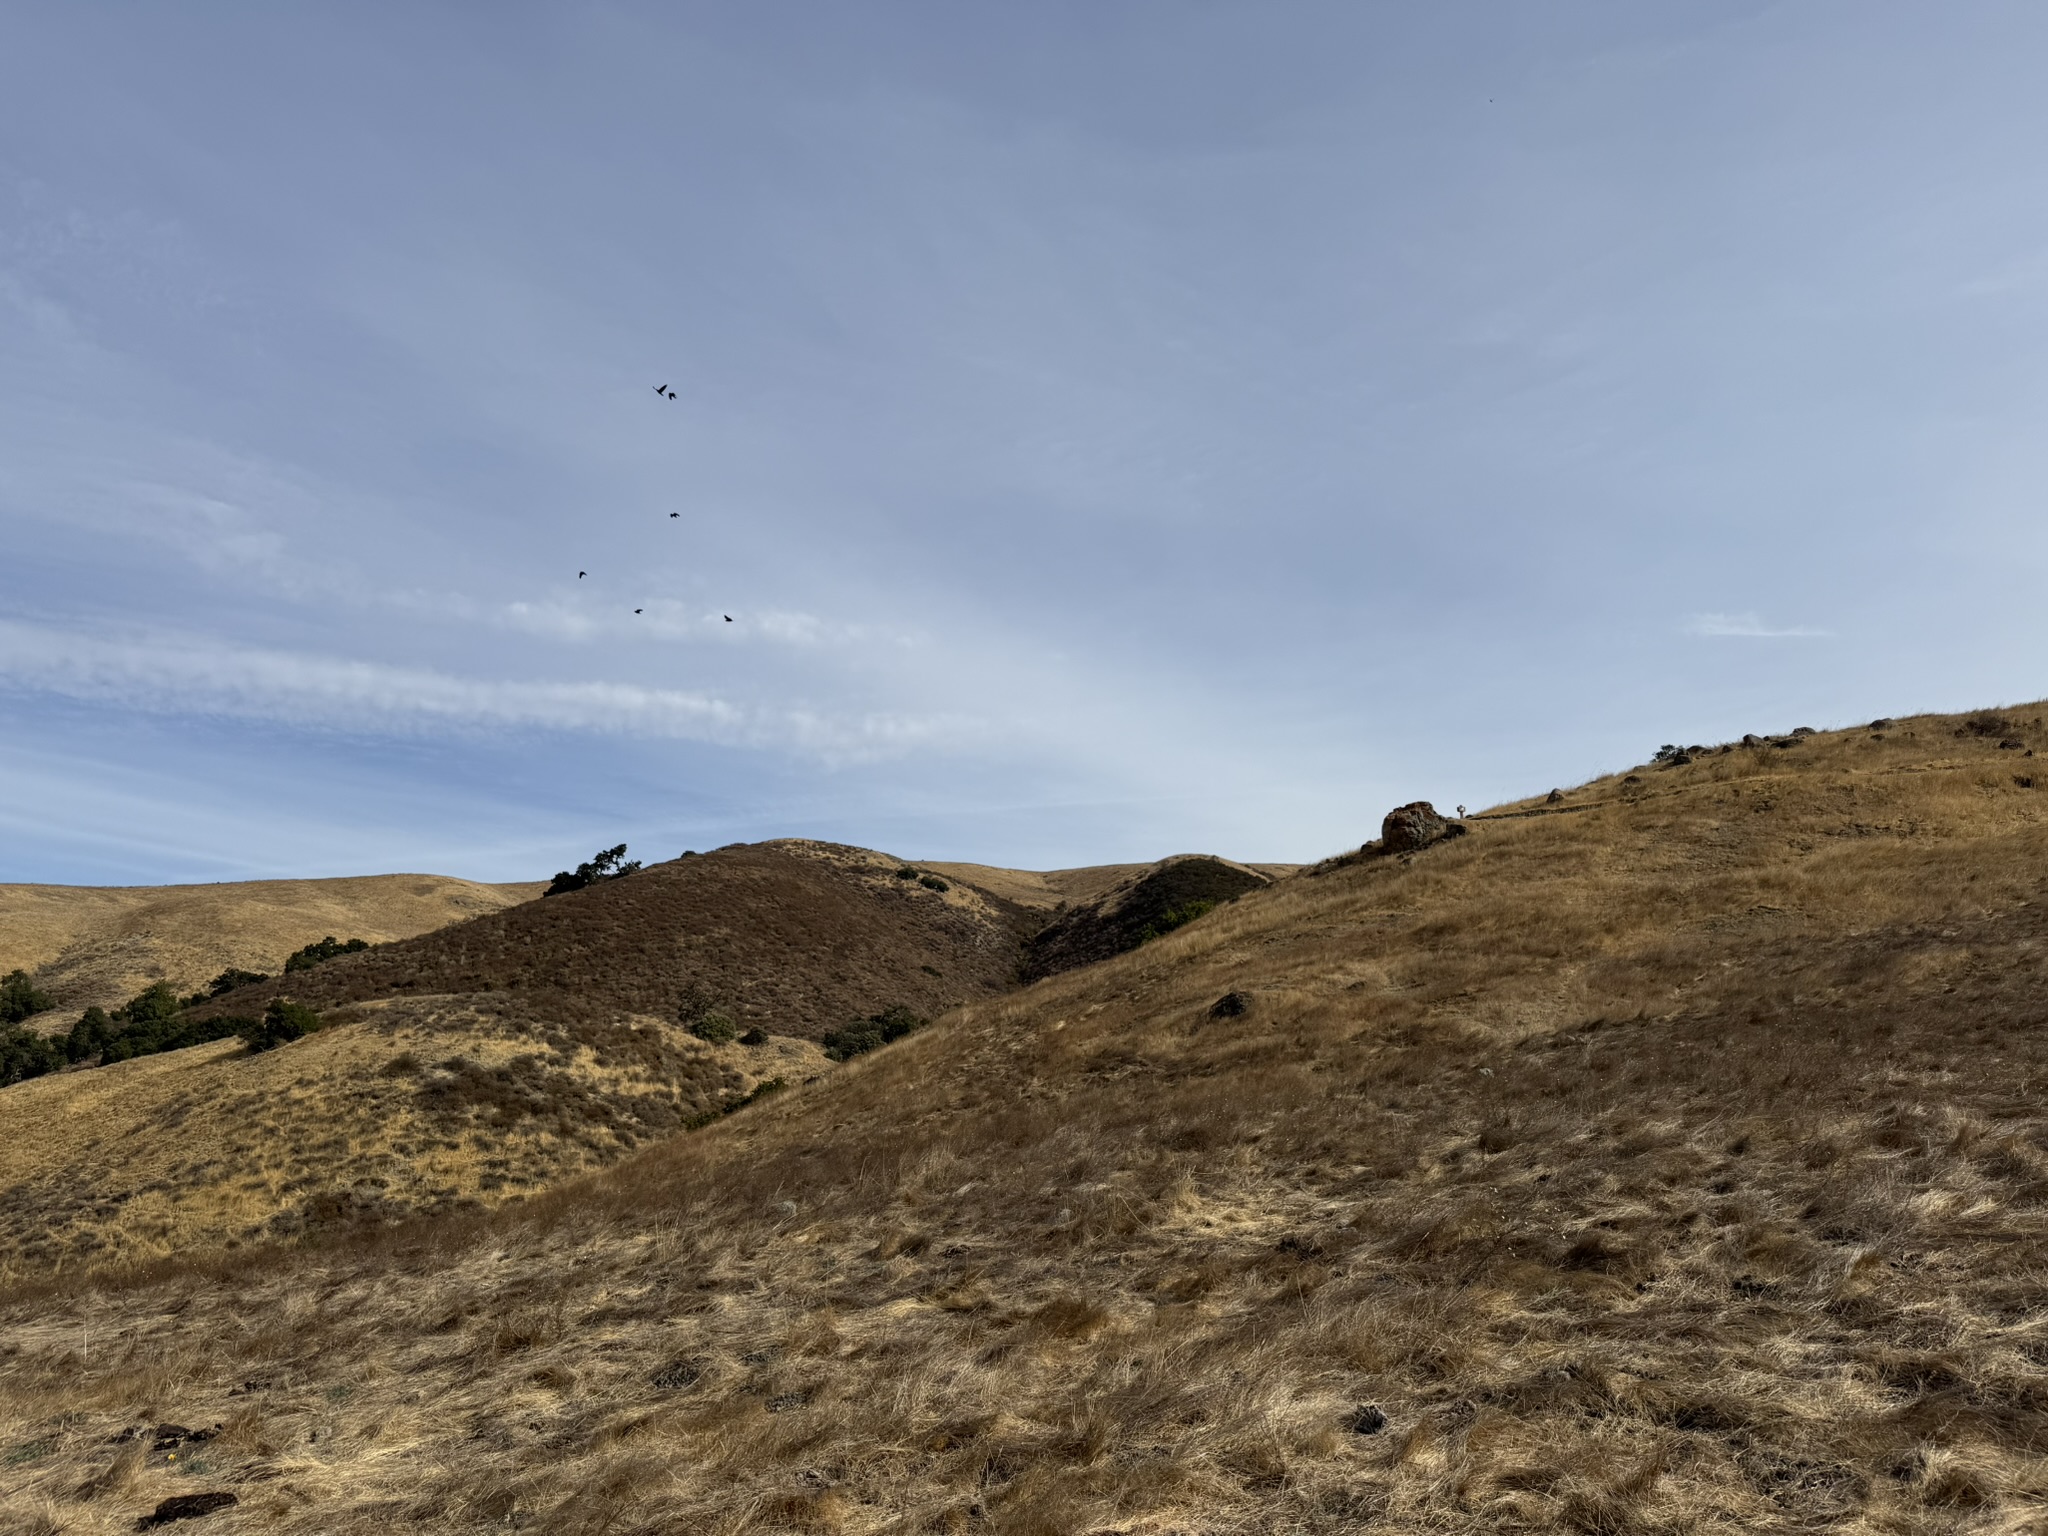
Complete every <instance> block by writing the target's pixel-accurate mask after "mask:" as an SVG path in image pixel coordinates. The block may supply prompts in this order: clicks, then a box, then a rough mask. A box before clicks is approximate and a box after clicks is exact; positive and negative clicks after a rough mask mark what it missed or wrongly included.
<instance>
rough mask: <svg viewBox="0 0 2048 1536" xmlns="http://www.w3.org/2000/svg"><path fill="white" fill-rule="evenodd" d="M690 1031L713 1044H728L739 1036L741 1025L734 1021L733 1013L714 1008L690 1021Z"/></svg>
mask: <svg viewBox="0 0 2048 1536" xmlns="http://www.w3.org/2000/svg"><path fill="white" fill-rule="evenodd" d="M690 1033H691V1034H693V1035H695V1036H696V1037H697V1038H698V1039H699V1040H709V1041H710V1042H711V1043H712V1044H713V1045H726V1044H729V1043H730V1042H732V1041H734V1040H737V1039H738V1038H739V1035H740V1027H739V1025H737V1024H735V1023H734V1022H733V1021H732V1015H731V1014H729V1013H727V1012H725V1011H724V1010H723V1009H719V1008H712V1009H709V1010H707V1011H706V1012H704V1013H700V1014H698V1015H697V1017H696V1018H694V1019H692V1020H691V1021H690Z"/></svg>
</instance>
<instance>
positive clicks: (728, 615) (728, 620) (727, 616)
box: [725, 613, 732, 624]
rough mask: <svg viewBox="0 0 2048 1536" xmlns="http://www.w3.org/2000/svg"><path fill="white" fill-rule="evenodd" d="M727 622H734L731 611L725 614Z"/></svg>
mask: <svg viewBox="0 0 2048 1536" xmlns="http://www.w3.org/2000/svg"><path fill="white" fill-rule="evenodd" d="M725 622H726V623H728V624H730V623H731V622H732V615H731V614H729V613H728V614H727V615H726V616H725Z"/></svg>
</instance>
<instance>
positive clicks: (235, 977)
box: [185, 939, 370, 1008]
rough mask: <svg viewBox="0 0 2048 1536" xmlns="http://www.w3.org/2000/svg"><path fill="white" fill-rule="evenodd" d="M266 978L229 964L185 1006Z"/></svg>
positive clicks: (342, 948)
mask: <svg viewBox="0 0 2048 1536" xmlns="http://www.w3.org/2000/svg"><path fill="white" fill-rule="evenodd" d="M327 942H328V943H329V944H332V943H334V940H333V939H329V940H327ZM350 943H353V944H355V945H356V946H358V947H359V948H362V949H368V948H369V947H370V946H369V945H368V944H366V943H364V941H363V940H361V939H353V940H351V941H350ZM347 949H348V945H346V944H344V945H342V946H340V947H339V948H338V949H337V950H336V951H335V953H337V954H341V953H345V952H346V951H347ZM305 952H306V951H305V950H300V951H299V953H300V954H304V953H305ZM309 963H311V962H309ZM285 964H286V967H287V968H290V965H291V962H290V961H286V962H285ZM298 969H300V970H304V969H305V966H303V965H302V966H300V967H298ZM268 980H270V978H269V977H268V976H266V975H264V974H263V973H262V972H261V971H244V970H238V969H237V968H235V967H234V966H232V965H231V966H229V967H228V968H227V969H226V970H224V971H222V972H221V973H220V974H219V975H218V976H216V977H214V978H213V980H211V981H209V982H208V983H207V984H206V986H205V988H204V990H202V991H198V992H194V993H193V994H192V995H191V996H190V997H188V998H186V999H185V1006H186V1007H187V1008H197V1007H198V1006H199V1005H200V1004H201V1003H210V1002H212V1001H213V1000H214V999H215V998H216V997H224V996H226V995H227V994H228V993H230V992H232V991H234V990H235V988H237V987H246V986H251V985H253V984H255V983H256V982H259V981H268Z"/></svg>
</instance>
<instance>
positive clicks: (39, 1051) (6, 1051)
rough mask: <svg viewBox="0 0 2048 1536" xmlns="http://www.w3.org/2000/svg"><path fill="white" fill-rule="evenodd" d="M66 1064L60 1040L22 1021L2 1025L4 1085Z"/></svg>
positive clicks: (1, 1084) (0, 1068) (0, 1047)
mask: <svg viewBox="0 0 2048 1536" xmlns="http://www.w3.org/2000/svg"><path fill="white" fill-rule="evenodd" d="M63 1065H64V1051H63V1048H62V1047H61V1046H60V1045H59V1043H58V1042H57V1041H55V1040H51V1039H49V1038H47V1037H46V1036H43V1035H39V1034H37V1033H36V1032H35V1031H34V1030H32V1029H23V1028H21V1027H20V1026H19V1025H18V1024H8V1025H4V1026H0V1088H4V1087H6V1086H7V1085H8V1084H9V1083H20V1082H26V1081H27V1080H28V1079H29V1078H31V1077H41V1076H42V1075H43V1074H44V1073H45V1072H54V1071H56V1070H57V1069H58V1068H59V1067H61V1066H63Z"/></svg>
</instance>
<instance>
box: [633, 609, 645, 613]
mask: <svg viewBox="0 0 2048 1536" xmlns="http://www.w3.org/2000/svg"><path fill="white" fill-rule="evenodd" d="M633 611H634V612H635V613H640V612H643V611H644V610H642V609H639V608H635V609H634V610H633Z"/></svg>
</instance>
